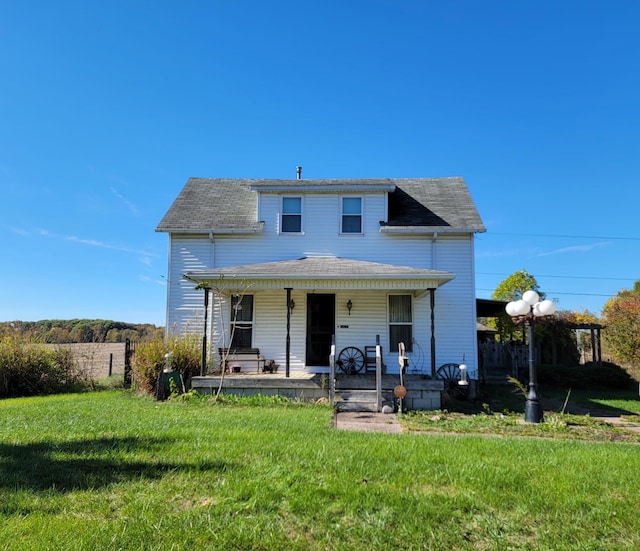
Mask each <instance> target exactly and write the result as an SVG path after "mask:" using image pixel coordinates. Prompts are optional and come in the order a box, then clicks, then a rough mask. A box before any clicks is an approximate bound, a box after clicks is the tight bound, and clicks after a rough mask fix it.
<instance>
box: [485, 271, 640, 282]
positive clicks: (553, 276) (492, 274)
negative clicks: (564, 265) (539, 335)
mask: <svg viewBox="0 0 640 551" xmlns="http://www.w3.org/2000/svg"><path fill="white" fill-rule="evenodd" d="M476 275H491V276H501V277H502V276H504V277H507V276H509V275H511V274H504V273H502V274H501V273H497V272H476ZM535 277H536V278H539V277H549V278H559V279H598V280H606V281H637V280H638V278H637V277H596V276H569V275H538V276H535Z"/></svg>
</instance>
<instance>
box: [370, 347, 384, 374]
mask: <svg viewBox="0 0 640 551" xmlns="http://www.w3.org/2000/svg"><path fill="white" fill-rule="evenodd" d="M380 356H382V347H380ZM386 371H387V366H386V365H385V364H384V362H383V363H382V373H385V372H386ZM364 372H365V373H370V372H373V373H375V372H376V347H375V346H365V347H364Z"/></svg>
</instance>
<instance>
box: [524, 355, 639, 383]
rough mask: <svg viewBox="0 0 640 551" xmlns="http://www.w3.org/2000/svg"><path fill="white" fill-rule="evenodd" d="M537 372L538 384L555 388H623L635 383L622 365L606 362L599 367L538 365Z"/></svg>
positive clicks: (591, 365)
mask: <svg viewBox="0 0 640 551" xmlns="http://www.w3.org/2000/svg"><path fill="white" fill-rule="evenodd" d="M537 374H538V382H539V383H540V384H542V385H545V386H549V387H557V388H575V389H597V388H610V389H619V390H625V389H630V388H633V387H634V385H635V384H636V383H635V381H634V380H633V379H632V378H631V376H630V375H629V374H628V373H627V372H626V371H625V370H624V369H623V368H622V367H620V366H618V365H615V364H612V363H608V362H603V364H602V366H601V367H598V366H596V365H594V364H585V365H579V366H573V367H567V366H560V365H540V366H538V369H537Z"/></svg>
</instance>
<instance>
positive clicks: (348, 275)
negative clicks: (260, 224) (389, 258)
mask: <svg viewBox="0 0 640 551" xmlns="http://www.w3.org/2000/svg"><path fill="white" fill-rule="evenodd" d="M183 277H185V279H188V280H190V281H193V282H195V283H198V284H206V285H207V286H209V287H211V288H219V287H223V288H224V289H230V290H231V289H243V288H247V287H250V288H252V289H283V288H287V287H290V288H292V289H316V290H318V289H397V290H412V291H416V290H424V289H436V288H437V287H440V286H441V285H444V284H445V283H447V282H448V281H451V280H452V279H453V278H454V277H455V275H454V274H452V273H450V272H442V271H437V270H426V269H422V268H413V267H410V266H399V265H395V264H382V263H379V262H368V261H363V260H351V259H347V258H338V257H334V256H313V257H304V258H299V259H296V260H282V261H278V262H265V263H260V264H245V265H242V266H227V267H224V268H214V269H211V270H198V271H190V272H187V273H185V274H184V275H183Z"/></svg>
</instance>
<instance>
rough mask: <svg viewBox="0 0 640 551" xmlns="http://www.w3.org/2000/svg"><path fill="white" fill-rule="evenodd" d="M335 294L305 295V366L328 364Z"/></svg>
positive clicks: (333, 330)
mask: <svg viewBox="0 0 640 551" xmlns="http://www.w3.org/2000/svg"><path fill="white" fill-rule="evenodd" d="M335 318H336V296H335V295H333V294H331V295H330V294H315V293H313V294H312V293H310V294H308V295H307V357H306V365H307V366H323V367H326V366H328V365H329V354H330V353H331V337H332V336H333V334H334V333H335V323H336V321H335Z"/></svg>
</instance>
